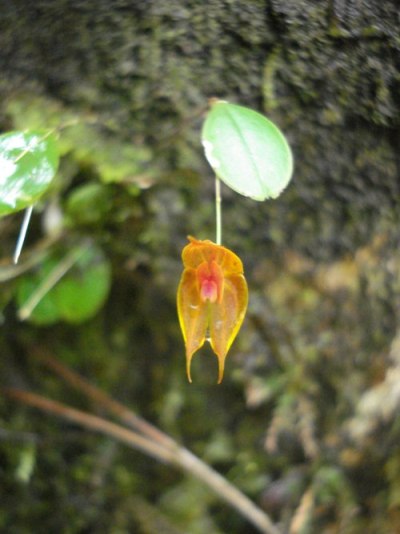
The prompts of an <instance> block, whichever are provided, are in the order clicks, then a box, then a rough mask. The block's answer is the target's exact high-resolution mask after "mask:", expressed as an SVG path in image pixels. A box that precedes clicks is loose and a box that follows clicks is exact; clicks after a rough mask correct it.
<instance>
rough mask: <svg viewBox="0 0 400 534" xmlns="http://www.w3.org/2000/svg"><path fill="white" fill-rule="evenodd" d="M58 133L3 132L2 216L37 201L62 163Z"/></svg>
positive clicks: (0, 149)
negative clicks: (58, 147)
mask: <svg viewBox="0 0 400 534" xmlns="http://www.w3.org/2000/svg"><path fill="white" fill-rule="evenodd" d="M58 159H59V158H58V149H57V145H56V141H55V138H54V135H52V134H49V133H48V132H47V133H43V132H39V131H28V132H18V131H13V132H8V133H6V134H3V135H1V136H0V216H1V215H7V214H8V213H13V212H15V211H19V210H22V209H24V208H26V207H27V206H30V205H32V204H34V203H35V202H36V201H37V200H38V198H40V197H41V196H42V195H43V193H44V192H45V191H46V190H47V188H48V187H49V185H50V183H51V181H52V179H53V177H54V175H55V173H56V171H57V167H58Z"/></svg>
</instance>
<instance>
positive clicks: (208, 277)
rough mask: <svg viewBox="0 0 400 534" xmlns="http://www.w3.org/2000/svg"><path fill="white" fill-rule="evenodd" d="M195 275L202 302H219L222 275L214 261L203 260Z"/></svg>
mask: <svg viewBox="0 0 400 534" xmlns="http://www.w3.org/2000/svg"><path fill="white" fill-rule="evenodd" d="M197 276H198V280H199V285H200V298H201V300H202V301H203V302H206V301H207V300H208V301H209V302H217V301H218V302H220V301H221V298H222V289H223V281H224V275H223V272H222V269H221V267H220V266H219V265H218V264H217V263H216V261H214V260H211V261H210V262H206V261H203V263H201V264H200V265H199V266H198V268H197Z"/></svg>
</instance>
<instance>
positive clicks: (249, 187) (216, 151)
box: [202, 101, 293, 200]
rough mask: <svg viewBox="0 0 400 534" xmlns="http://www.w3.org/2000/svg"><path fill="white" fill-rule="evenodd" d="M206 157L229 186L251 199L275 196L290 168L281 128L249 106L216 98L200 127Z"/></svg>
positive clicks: (283, 183) (283, 184) (286, 178)
mask: <svg viewBox="0 0 400 534" xmlns="http://www.w3.org/2000/svg"><path fill="white" fill-rule="evenodd" d="M202 142H203V146H204V150H205V155H206V158H207V160H208V162H209V164H210V165H211V167H212V168H213V170H214V172H215V173H216V175H217V176H218V177H219V178H220V179H221V180H222V181H223V182H225V184H226V185H227V186H229V187H230V188H231V189H233V190H234V191H236V192H237V193H240V194H241V195H244V196H246V197H250V198H252V199H254V200H265V199H266V198H276V197H278V196H279V195H280V194H281V193H282V191H283V189H284V188H285V187H286V186H287V184H288V183H289V181H290V179H291V176H292V172H293V158H292V153H291V150H290V147H289V145H288V143H287V141H286V139H285V137H284V135H283V134H282V132H281V131H280V130H279V129H278V128H277V127H276V126H275V124H273V123H272V122H271V121H270V120H268V119H267V118H266V117H264V116H263V115H261V114H260V113H257V112H256V111H253V110H251V109H248V108H245V107H242V106H237V105H235V104H229V103H228V102H224V101H216V102H215V103H213V104H212V106H211V110H210V111H209V113H208V115H207V118H206V120H205V123H204V126H203V131H202Z"/></svg>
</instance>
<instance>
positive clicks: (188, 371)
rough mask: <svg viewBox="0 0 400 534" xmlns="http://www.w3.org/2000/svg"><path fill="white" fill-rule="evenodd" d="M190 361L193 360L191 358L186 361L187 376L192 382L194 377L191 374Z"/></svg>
mask: <svg viewBox="0 0 400 534" xmlns="http://www.w3.org/2000/svg"><path fill="white" fill-rule="evenodd" d="M190 361H191V360H190V359H188V360H187V361H186V376H187V379H188V382H189V384H191V383H192V377H191V375H190Z"/></svg>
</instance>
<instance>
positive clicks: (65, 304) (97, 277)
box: [54, 247, 111, 323]
mask: <svg viewBox="0 0 400 534" xmlns="http://www.w3.org/2000/svg"><path fill="white" fill-rule="evenodd" d="M110 285H111V267H110V263H109V261H108V260H107V259H106V258H105V256H104V255H103V253H102V252H101V250H100V249H98V248H94V247H91V248H89V249H88V250H87V251H86V252H85V253H84V255H83V256H81V258H80V259H79V260H78V262H77V264H76V266H75V267H74V268H73V269H71V271H70V272H69V273H68V274H67V275H66V276H65V277H64V278H63V279H62V280H61V281H60V283H59V284H58V285H57V286H55V288H54V289H55V291H56V294H57V304H58V307H59V310H60V315H61V317H62V318H63V319H64V320H65V321H67V322H69V323H81V322H83V321H86V320H87V319H89V318H90V317H92V316H93V315H95V314H96V313H97V312H98V310H99V309H100V308H101V307H102V305H103V304H104V301H105V300H106V298H107V295H108V292H109V289H110Z"/></svg>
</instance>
